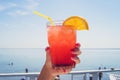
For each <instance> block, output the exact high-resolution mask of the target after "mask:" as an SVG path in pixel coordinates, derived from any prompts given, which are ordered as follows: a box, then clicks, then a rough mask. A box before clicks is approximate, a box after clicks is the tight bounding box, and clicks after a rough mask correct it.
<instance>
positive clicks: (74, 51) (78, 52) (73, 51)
mask: <svg viewBox="0 0 120 80" xmlns="http://www.w3.org/2000/svg"><path fill="white" fill-rule="evenodd" d="M80 46H81V45H80V44H79V43H76V45H75V48H73V49H72V54H73V55H74V56H73V57H71V60H73V61H74V62H75V64H78V63H80V59H79V57H78V56H79V55H80V54H81V51H80V49H79V48H80Z"/></svg>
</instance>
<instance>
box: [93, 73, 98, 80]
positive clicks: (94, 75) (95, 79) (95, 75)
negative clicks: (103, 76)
mask: <svg viewBox="0 0 120 80" xmlns="http://www.w3.org/2000/svg"><path fill="white" fill-rule="evenodd" d="M92 80H98V73H97V72H95V73H92Z"/></svg>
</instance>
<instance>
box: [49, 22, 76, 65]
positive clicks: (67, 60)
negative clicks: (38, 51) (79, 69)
mask: <svg viewBox="0 0 120 80" xmlns="http://www.w3.org/2000/svg"><path fill="white" fill-rule="evenodd" d="M47 30H48V43H49V46H50V55H51V59H52V63H53V65H54V66H70V65H73V64H74V62H73V61H72V60H71V57H72V56H73V54H72V53H71V49H73V48H74V47H75V43H76V31H75V30H74V29H72V28H70V27H69V26H67V25H66V26H62V25H60V24H59V25H55V26H51V25H48V27H47Z"/></svg>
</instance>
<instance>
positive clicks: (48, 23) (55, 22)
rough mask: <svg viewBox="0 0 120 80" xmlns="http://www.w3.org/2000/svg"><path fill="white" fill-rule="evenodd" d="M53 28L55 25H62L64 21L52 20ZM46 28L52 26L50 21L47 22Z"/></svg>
mask: <svg viewBox="0 0 120 80" xmlns="http://www.w3.org/2000/svg"><path fill="white" fill-rule="evenodd" d="M53 22H54V24H55V26H56V25H62V23H63V22H64V20H53ZM47 26H53V25H52V23H51V22H50V21H48V22H47Z"/></svg>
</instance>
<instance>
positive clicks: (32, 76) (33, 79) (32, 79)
mask: <svg viewBox="0 0 120 80" xmlns="http://www.w3.org/2000/svg"><path fill="white" fill-rule="evenodd" d="M99 72H102V73H109V72H120V69H103V70H83V71H82V70H81V71H71V72H70V73H69V74H67V75H71V80H74V75H83V80H88V78H87V77H88V75H89V77H90V76H92V77H91V80H98V77H99V75H98V74H99ZM38 75H39V72H29V73H0V77H4V78H5V77H18V76H24V77H25V80H37V77H38ZM21 80H22V79H21ZM89 80H90V78H89Z"/></svg>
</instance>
